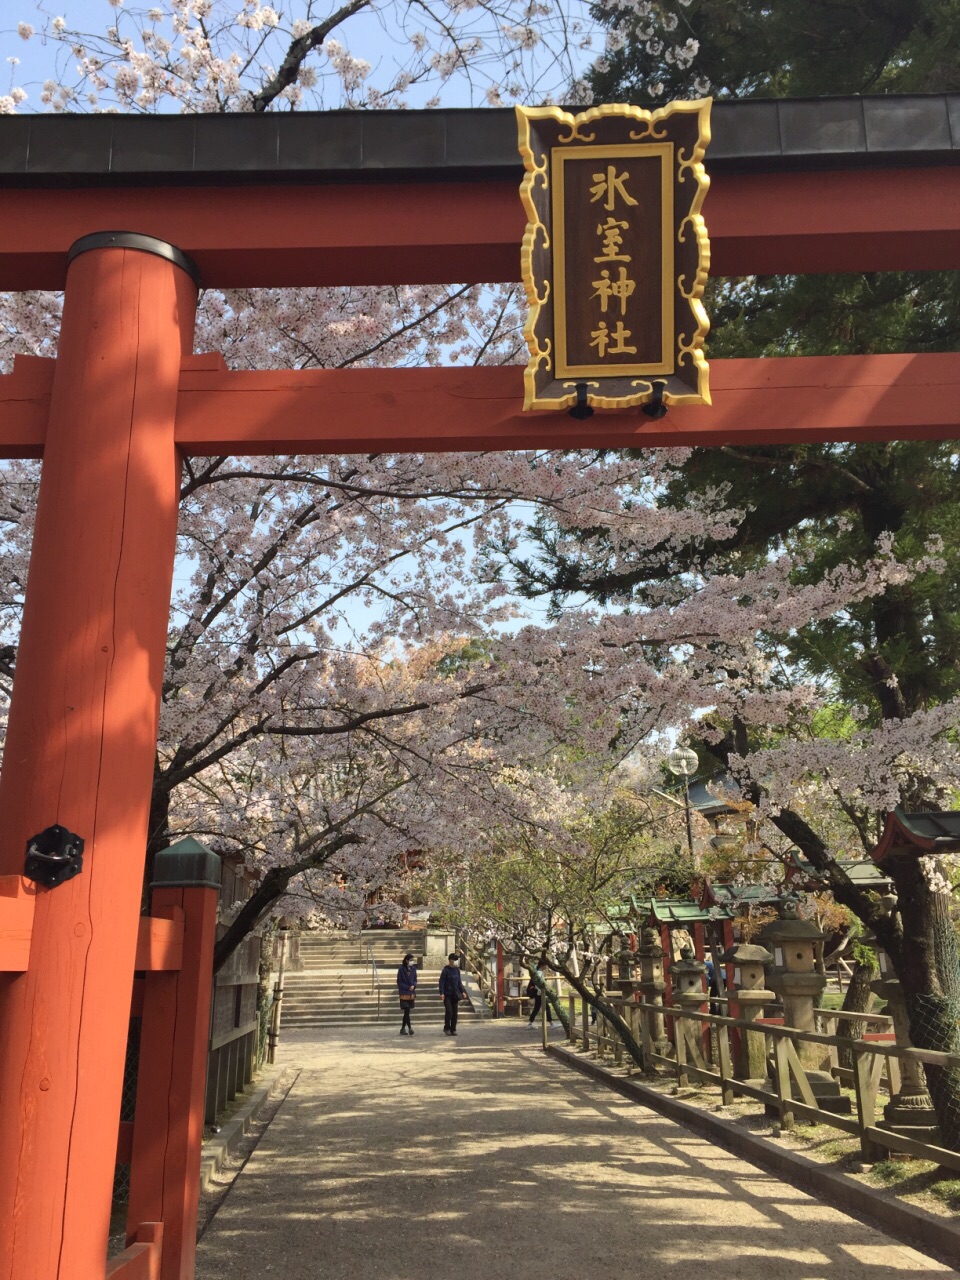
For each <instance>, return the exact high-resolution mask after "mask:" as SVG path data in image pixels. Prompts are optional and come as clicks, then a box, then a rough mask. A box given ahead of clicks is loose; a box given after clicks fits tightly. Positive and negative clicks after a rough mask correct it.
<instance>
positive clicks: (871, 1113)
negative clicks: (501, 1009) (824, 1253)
mask: <svg viewBox="0 0 960 1280" xmlns="http://www.w3.org/2000/svg"><path fill="white" fill-rule="evenodd" d="M567 1000H568V1009H569V1014H570V1028H569V1033H568V1034H569V1038H570V1040H571V1042H573V1043H579V1044H580V1045H581V1046H582V1047H583V1048H584V1050H588V1049H590V1048H591V1047H593V1048H595V1049H596V1051H597V1053H598V1056H600V1057H601V1058H602V1057H603V1055H604V1054H605V1053H606V1052H612V1055H613V1059H614V1062H615V1063H616V1064H618V1065H619V1064H621V1063H622V1062H623V1061H624V1060H625V1058H626V1060H628V1061H632V1060H631V1059H630V1055H629V1054H627V1052H626V1050H625V1048H624V1044H623V1041H622V1040H621V1038H620V1036H619V1035H618V1034H617V1031H616V1028H615V1027H614V1026H613V1025H612V1024H610V1023H608V1021H607V1019H605V1018H603V1017H602V1016H601V1015H600V1014H599V1013H598V1015H597V1022H596V1024H595V1025H591V1023H590V1006H589V1004H588V1002H587V1001H586V1000H584V999H582V998H579V997H577V996H575V995H570V996H568V997H567ZM607 1003H609V1004H610V1005H611V1006H613V1008H614V1009H615V1010H616V1012H617V1013H619V1014H620V1016H621V1017H622V1018H623V1019H624V1021H625V1022H626V1023H627V1025H628V1026H629V1027H630V1030H631V1032H632V1033H633V1035H634V1038H635V1039H636V1040H637V1042H638V1043H639V1044H640V1046H641V1049H642V1055H643V1068H644V1070H646V1071H656V1070H658V1069H663V1068H666V1069H667V1070H668V1071H670V1072H671V1074H673V1075H674V1076H675V1078H676V1081H677V1085H678V1086H679V1087H687V1086H688V1085H689V1083H690V1081H691V1080H693V1081H696V1082H697V1083H699V1084H706V1085H715V1086H716V1087H717V1088H719V1090H720V1094H721V1099H722V1102H723V1105H724V1106H729V1105H730V1104H731V1103H732V1102H734V1101H735V1099H736V1098H737V1097H738V1096H741V1097H747V1098H753V1099H754V1100H756V1101H758V1102H762V1103H763V1104H764V1106H765V1107H767V1108H771V1109H772V1108H776V1111H777V1113H778V1114H779V1117H780V1124H781V1126H782V1127H783V1128H784V1129H792V1128H793V1126H794V1124H795V1123H796V1122H797V1121H798V1120H802V1121H806V1122H807V1123H809V1124H825V1125H831V1126H832V1127H833V1128H835V1129H839V1130H841V1131H842V1132H844V1133H847V1134H850V1135H851V1136H853V1137H856V1138H858V1139H859V1142H860V1150H861V1153H862V1155H863V1158H864V1159H865V1160H869V1161H874V1160H878V1159H882V1158H884V1154H885V1153H886V1152H890V1151H897V1152H902V1153H903V1154H905V1155H910V1156H917V1157H919V1158H921V1159H923V1160H932V1161H934V1163H936V1164H939V1165H942V1166H943V1167H945V1168H948V1169H953V1170H956V1171H958V1172H960V1153H958V1152H956V1151H950V1150H948V1149H947V1148H945V1147H940V1146H936V1145H934V1144H933V1143H928V1142H921V1141H919V1140H918V1139H916V1138H910V1137H906V1136H905V1135H903V1134H900V1133H894V1132H892V1131H890V1130H888V1129H881V1128H879V1127H878V1126H877V1111H878V1107H879V1105H880V1095H881V1093H886V1095H887V1096H888V1097H892V1096H893V1095H895V1094H896V1093H897V1092H898V1091H899V1088H900V1074H901V1064H903V1063H905V1062H907V1061H912V1062H916V1063H932V1064H935V1065H937V1066H942V1067H952V1068H960V1056H957V1055H954V1054H948V1053H936V1052H934V1051H932V1050H928V1049H913V1048H909V1049H908V1048H903V1047H901V1046H899V1045H897V1044H896V1043H894V1042H893V1039H892V1033H890V1032H884V1033H882V1035H883V1038H882V1039H879V1038H871V1039H863V1040H855V1039H852V1038H849V1037H846V1036H838V1035H836V1034H827V1033H823V1032H814V1031H800V1030H798V1029H797V1028H795V1027H784V1026H779V1025H776V1023H775V1022H771V1021H769V1020H762V1021H753V1022H751V1021H748V1020H747V1019H744V1018H730V1017H726V1016H724V1015H720V1014H710V1013H703V1012H701V1011H700V1010H698V1009H689V1008H683V1007H681V1006H678V1005H669V1006H664V1005H660V1004H650V1003H648V1002H647V1001H644V1000H640V1001H631V1000H629V999H625V998H623V997H616V996H611V997H609V998H608V1000H607ZM704 1003H706V999H705V1000H704ZM711 1003H712V1004H716V1003H718V1001H717V999H716V997H711ZM719 1003H723V1002H722V1001H721V1002H719ZM578 1005H579V1009H578ZM817 1012H818V1015H819V1017H820V1018H821V1020H822V1022H824V1023H826V1025H832V1026H834V1027H835V1025H836V1022H837V1021H838V1020H839V1019H841V1018H842V1019H849V1020H850V1021H851V1022H861V1023H864V1024H875V1025H879V1026H882V1027H888V1026H892V1019H890V1018H888V1017H886V1016H885V1015H883V1014H872V1013H871V1014H856V1013H847V1012H844V1011H840V1010H827V1009H823V1010H818V1011H817ZM655 1017H660V1018H662V1019H663V1020H664V1023H665V1025H667V1026H669V1027H670V1029H671V1031H672V1035H671V1037H670V1038H671V1040H672V1044H671V1046H670V1048H669V1049H668V1050H667V1051H666V1052H665V1053H658V1052H656V1048H655V1044H654V1039H653V1035H652V1032H651V1022H652V1020H653V1019H654V1018H655ZM747 1033H750V1034H752V1035H755V1036H756V1035H761V1034H762V1035H763V1036H764V1037H765V1040H766V1059H767V1061H768V1063H769V1064H770V1067H771V1068H772V1069H771V1070H770V1077H769V1080H768V1081H767V1082H765V1083H764V1084H758V1083H757V1081H755V1080H750V1081H748V1080H741V1079H738V1078H737V1077H736V1076H735V1075H734V1072H733V1067H732V1062H733V1055H732V1053H731V1035H738V1036H743V1035H745V1034H747ZM804 1044H807V1045H819V1046H821V1048H823V1049H824V1050H826V1052H825V1053H824V1058H828V1059H829V1063H830V1071H831V1074H832V1075H833V1076H834V1077H835V1078H836V1079H837V1080H838V1081H839V1082H840V1083H841V1085H844V1084H845V1085H847V1086H848V1087H851V1088H852V1090H853V1095H854V1100H855V1109H856V1115H855V1116H854V1115H842V1114H838V1113H836V1112H834V1111H829V1110H826V1109H824V1108H821V1107H820V1106H818V1105H817V1099H816V1096H815V1095H814V1093H813V1090H812V1089H811V1087H810V1081H809V1079H808V1078H807V1072H806V1069H805V1068H804V1065H803V1062H802V1061H801V1051H800V1049H799V1046H800V1045H804ZM841 1053H844V1055H845V1054H847V1053H849V1054H850V1059H851V1060H852V1062H853V1067H852V1068H844V1067H843V1066H841V1065H840V1055H841ZM768 1085H769V1087H767V1086H768Z"/></svg>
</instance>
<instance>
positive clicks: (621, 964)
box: [617, 934, 636, 994]
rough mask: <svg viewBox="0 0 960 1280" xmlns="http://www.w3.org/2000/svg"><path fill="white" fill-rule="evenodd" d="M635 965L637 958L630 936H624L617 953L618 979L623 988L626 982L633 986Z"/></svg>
mask: <svg viewBox="0 0 960 1280" xmlns="http://www.w3.org/2000/svg"><path fill="white" fill-rule="evenodd" d="M635 963H636V957H635V956H634V953H633V951H631V950H630V935H629V934H624V936H623V937H622V938H621V939H620V950H619V951H618V952H617V979H618V981H619V983H620V985H621V986H623V984H624V983H625V982H629V983H630V984H631V986H632V984H633V978H634V967H635ZM625 994H626V993H625Z"/></svg>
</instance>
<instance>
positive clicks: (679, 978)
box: [670, 947, 707, 1009]
mask: <svg viewBox="0 0 960 1280" xmlns="http://www.w3.org/2000/svg"><path fill="white" fill-rule="evenodd" d="M706 972H707V966H706V965H705V964H704V962H703V961H702V960H698V959H697V958H696V956H695V955H694V954H693V952H692V951H691V950H690V949H689V948H688V947H685V948H684V950H683V954H682V955H681V957H680V959H679V960H674V962H673V964H672V965H671V966H670V978H671V980H672V982H673V998H674V1001H675V1002H676V1003H677V1004H680V1005H684V1006H685V1007H686V1008H688V1009H696V1008H699V1006H700V1005H703V1004H706V1001H707V994H706V991H705V990H704V986H703V975H704V974H705V973H706Z"/></svg>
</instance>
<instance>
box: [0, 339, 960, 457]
mask: <svg viewBox="0 0 960 1280" xmlns="http://www.w3.org/2000/svg"><path fill="white" fill-rule="evenodd" d="M53 368H54V361H52V360H47V361H43V360H33V359H31V360H29V361H28V363H27V364H26V365H25V366H24V372H23V373H21V363H20V360H19V359H18V361H17V365H16V369H15V372H14V373H13V374H11V375H9V376H8V377H6V378H0V456H3V457H23V456H39V455H40V453H41V452H42V448H43V433H44V422H45V419H46V404H47V398H46V396H45V394H44V391H43V387H44V386H49V385H50V383H51V382H52V377H53ZM522 380H523V371H522V369H520V368H519V367H517V366H509V367H506V368H491V369H449V368H444V369H343V370H336V369H328V370H310V371H306V372H303V371H300V372H297V371H293V372H291V371H287V370H266V371H262V372H255V373H231V372H229V371H228V370H227V369H226V367H225V365H224V363H223V360H222V358H221V357H220V356H219V355H211V356H189V357H187V358H186V359H185V361H184V367H183V370H182V372H181V376H180V393H179V398H178V403H177V426H176V439H177V443H178V444H179V446H180V448H181V449H182V450H183V451H184V452H185V453H188V454H193V455H204V454H206V455H210V454H219V453H235V454H260V455H270V454H277V453H367V452H379V451H385V452H394V451H400V450H414V451H417V452H420V451H425V452H430V451H433V452H440V451H443V450H457V451H459V450H473V449H545V448H564V449H574V448H595V447H598V446H601V445H603V446H606V447H609V448H630V447H657V446H662V445H677V444H681V445H719V444H744V445H749V444H777V443H788V442H791V441H796V440H811V441H816V440H897V439H930V440H934V439H953V438H955V437H957V438H960V354H957V353H953V352H946V353H938V354H933V355H929V354H928V355H888V356H817V357H814V356H806V357H790V358H784V359H779V360H715V361H713V363H712V364H711V367H710V381H711V388H712V393H713V405H712V406H694V407H687V406H680V407H676V408H673V409H671V410H670V412H669V413H668V415H667V417H666V418H664V419H662V420H661V421H660V422H653V421H651V420H650V419H649V418H647V417H646V416H645V415H644V414H643V413H641V412H640V410H633V411H631V412H624V413H602V412H598V413H596V414H594V416H593V417H592V418H589V419H587V420H586V421H585V422H577V421H576V420H574V419H573V418H570V417H569V416H568V415H567V414H565V413H522V412H521V411H520V408H519V406H520V404H521V403H522V400H523V386H522ZM28 385H29V389H30V395H29V396H27V395H25V394H24V388H25V387H26V386H28Z"/></svg>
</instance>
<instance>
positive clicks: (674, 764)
mask: <svg viewBox="0 0 960 1280" xmlns="http://www.w3.org/2000/svg"><path fill="white" fill-rule="evenodd" d="M699 763H700V757H699V756H698V755H697V753H696V752H695V751H691V750H690V748H689V747H674V749H673V750H672V751H671V752H670V754H669V755H668V756H667V768H668V769H669V770H670V772H671V773H676V774H679V775H680V776H681V777H683V778H690V777H692V776H693V775H694V774H695V773H696V771H697V765H698V764H699Z"/></svg>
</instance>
